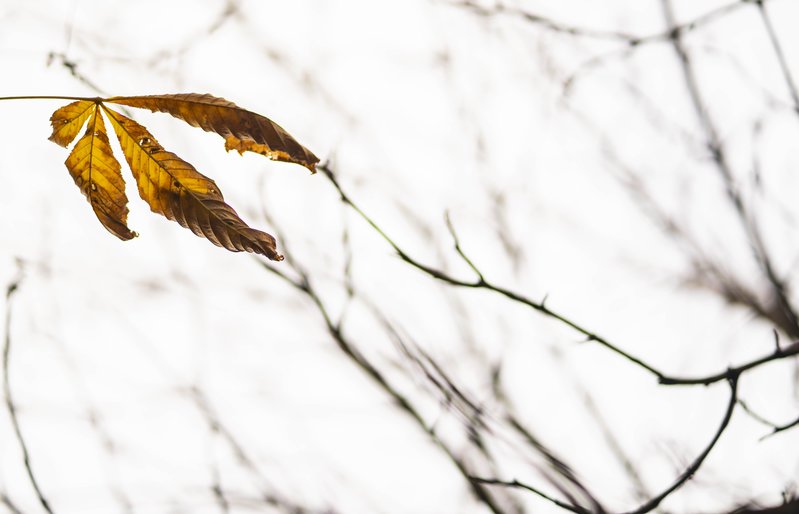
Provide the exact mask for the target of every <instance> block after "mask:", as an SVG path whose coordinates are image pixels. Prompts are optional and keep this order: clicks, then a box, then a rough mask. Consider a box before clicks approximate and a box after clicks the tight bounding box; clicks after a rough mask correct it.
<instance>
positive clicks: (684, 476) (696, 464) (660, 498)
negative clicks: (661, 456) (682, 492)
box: [627, 375, 739, 514]
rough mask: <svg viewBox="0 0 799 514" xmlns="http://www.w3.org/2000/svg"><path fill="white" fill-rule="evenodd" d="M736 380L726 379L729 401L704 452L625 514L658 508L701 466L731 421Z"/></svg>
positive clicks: (736, 400) (735, 393)
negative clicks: (671, 479)
mask: <svg viewBox="0 0 799 514" xmlns="http://www.w3.org/2000/svg"><path fill="white" fill-rule="evenodd" d="M738 378H739V375H733V376H732V377H730V378H729V379H728V384H729V386H730V400H729V402H728V403H727V412H726V413H725V414H724V419H722V420H721V424H720V425H719V428H718V430H716V433H715V435H714V436H713V439H711V440H710V443H709V444H708V445H707V447H705V449H704V451H702V453H700V454H699V456H698V457H697V458H696V459H695V460H694V462H692V463H691V465H690V466H688V467H687V468H686V469H685V471H683V473H682V474H681V475H680V476H679V477H677V480H675V481H674V483H673V484H672V485H671V486H669V487H668V488H666V490H664V491H663V492H662V493H660V494H659V495H657V496H655V497H654V498H652V499H651V500H649V501H648V502H646V503H644V504H643V505H641V506H640V507H638V508H637V509H635V510H633V511H630V512H628V513H627V514H644V513H646V512H650V511H652V510H654V509H656V508H657V507H658V505H660V503H661V502H662V501H663V500H665V499H666V498H667V497H668V496H669V495H670V494H671V493H673V492H674V491H676V490H677V489H679V488H680V487H682V486H683V485H684V484H685V483H686V482H687V481H688V480H690V479H691V478H692V477H693V476H694V473H696V472H697V471H698V470H699V468H700V467H701V466H702V463H703V462H704V461H705V459H706V458H707V456H708V455H710V452H711V451H712V450H713V448H714V447H715V446H716V443H718V441H719V439H720V438H721V434H723V433H724V430H726V428H727V426H728V425H729V423H730V419H732V413H733V411H734V410H735V405H736V404H737V402H738Z"/></svg>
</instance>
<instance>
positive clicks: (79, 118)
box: [49, 100, 95, 148]
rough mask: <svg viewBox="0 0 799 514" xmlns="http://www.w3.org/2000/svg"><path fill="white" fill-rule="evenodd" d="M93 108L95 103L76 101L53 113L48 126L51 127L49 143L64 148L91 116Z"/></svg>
mask: <svg viewBox="0 0 799 514" xmlns="http://www.w3.org/2000/svg"><path fill="white" fill-rule="evenodd" d="M94 106H95V102H93V101H91V100H78V101H77V102H72V103H71V104H68V105H65V106H64V107H62V108H60V109H58V110H57V111H56V112H54V113H53V115H52V116H50V125H52V126H53V133H52V134H51V135H50V138H49V139H50V141H52V142H54V143H56V144H58V145H61V146H63V147H64V148H66V147H67V146H68V145H69V144H70V143H71V142H72V140H73V139H75V136H77V135H78V132H80V128H81V127H82V126H83V124H84V123H86V120H87V119H88V118H89V116H91V114H92V108H93V107H94Z"/></svg>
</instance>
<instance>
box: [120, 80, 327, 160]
mask: <svg viewBox="0 0 799 514" xmlns="http://www.w3.org/2000/svg"><path fill="white" fill-rule="evenodd" d="M105 101H106V102H111V103H116V104H123V105H128V106H130V107H139V108H142V109H149V110H151V111H152V112H165V113H168V114H171V115H172V116H174V117H176V118H178V119H181V120H183V121H185V122H186V123H188V124H189V125H192V126H194V127H199V128H201V129H203V130H205V131H207V132H216V133H217V134H219V135H220V136H222V137H223V138H225V149H226V150H228V151H230V150H237V151H238V152H239V153H243V152H245V151H247V152H255V153H259V154H261V155H265V156H267V157H269V158H270V159H272V160H276V161H284V162H292V163H295V164H300V165H302V166H305V167H306V168H308V169H309V170H311V172H312V173H315V172H316V163H318V162H319V158H318V157H316V156H315V155H314V154H313V153H312V152H311V151H310V150H308V149H307V148H305V147H304V146H302V145H301V144H299V143H298V142H297V141H296V140H295V139H294V138H293V137H291V135H289V133H288V132H286V131H285V130H284V129H283V128H282V127H281V126H280V125H278V124H277V123H275V122H274V121H272V120H270V119H269V118H266V117H264V116H261V115H260V114H256V113H254V112H250V111H248V110H246V109H242V108H241V107H239V106H237V105H236V104H234V103H233V102H229V101H227V100H225V99H224V98H218V97H215V96H211V95H207V94H202V95H200V94H194V93H191V94H179V95H152V96H117V97H113V98H107V99H106V100H105Z"/></svg>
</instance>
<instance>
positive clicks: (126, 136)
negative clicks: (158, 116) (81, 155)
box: [102, 105, 283, 260]
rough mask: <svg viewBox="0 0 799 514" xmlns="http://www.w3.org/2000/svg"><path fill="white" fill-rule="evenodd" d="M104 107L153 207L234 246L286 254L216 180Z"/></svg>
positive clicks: (268, 254) (203, 234)
mask: <svg viewBox="0 0 799 514" xmlns="http://www.w3.org/2000/svg"><path fill="white" fill-rule="evenodd" d="M102 108H103V110H104V111H105V113H106V114H107V115H108V118H109V120H110V121H111V125H112V126H113V128H114V132H116V135H117V138H118V139H119V143H120V145H121V147H122V152H123V153H124V154H125V159H126V160H127V162H128V164H129V165H130V169H131V171H132V172H133V176H134V178H135V179H136V183H137V184H138V189H139V195H140V196H141V197H142V199H143V200H144V201H146V202H147V203H148V204H149V205H150V209H151V210H152V211H153V212H155V213H157V214H161V215H163V216H165V217H166V218H168V219H170V220H174V221H177V222H178V223H179V224H180V225H182V226H183V227H186V228H188V229H190V230H191V231H192V232H194V233H195V234H196V235H198V236H200V237H204V238H206V239H208V240H209V241H211V242H212V243H214V244H215V245H217V246H221V247H224V248H226V249H228V250H230V251H233V252H241V251H246V252H253V253H257V254H261V255H264V256H266V257H267V258H269V259H272V260H282V259H283V256H281V255H280V254H278V253H277V248H276V244H275V239H274V238H273V237H272V236H271V235H269V234H267V233H265V232H261V231H259V230H256V229H253V228H250V227H249V226H247V224H246V223H244V221H242V220H241V218H239V216H238V215H237V214H236V211H235V210H233V208H232V207H230V206H229V205H228V204H227V203H225V201H224V198H223V196H222V193H221V192H220V191H219V188H218V187H217V186H216V183H214V181H213V180H211V179H210V178H208V177H206V176H204V175H202V174H200V173H199V172H198V171H197V170H196V169H194V167H193V166H192V165H191V164H189V163H187V162H186V161H184V160H182V159H181V158H180V157H178V156H177V155H175V154H174V153H172V152H168V151H166V150H164V148H163V147H162V146H161V145H160V144H159V143H158V141H156V139H155V138H154V137H153V135H152V134H150V133H149V132H148V131H147V129H145V128H144V127H143V126H141V125H139V124H138V123H136V122H135V121H133V120H132V119H130V118H127V117H126V116H123V115H122V114H120V113H118V112H116V111H114V110H111V109H109V108H107V107H106V106H105V105H103V106H102Z"/></svg>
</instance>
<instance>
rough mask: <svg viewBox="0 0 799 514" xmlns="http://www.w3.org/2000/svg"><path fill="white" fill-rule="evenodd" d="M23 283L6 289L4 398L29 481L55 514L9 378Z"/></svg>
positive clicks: (48, 510)
mask: <svg viewBox="0 0 799 514" xmlns="http://www.w3.org/2000/svg"><path fill="white" fill-rule="evenodd" d="M21 282H22V277H21V275H19V276H18V277H17V278H16V279H14V280H13V281H12V282H11V283H10V284H9V285H8V288H7V289H6V320H5V322H6V333H5V342H4V344H3V396H5V399H6V410H8V416H9V418H11V424H12V426H13V427H14V434H15V435H16V437H17V442H18V443H19V446H20V449H21V450H22V460H23V463H24V465H25V472H26V473H27V474H28V480H29V481H30V483H31V486H32V487H33V491H34V493H36V498H37V499H38V500H39V503H40V504H41V506H42V508H43V509H44V510H45V511H47V512H48V513H49V514H53V510H52V508H51V507H50V503H49V502H48V501H47V499H46V498H45V497H44V493H42V490H41V488H40V487H39V482H38V480H37V479H36V475H34V474H33V466H32V465H31V456H30V452H29V451H28V445H27V443H26V442H25V437H24V436H23V435H22V429H21V428H20V425H19V419H18V417H17V408H16V405H14V400H13V398H12V396H11V378H10V377H9V369H10V367H11V300H12V297H13V296H14V293H15V292H16V291H17V289H18V288H19V286H20V283H21Z"/></svg>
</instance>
